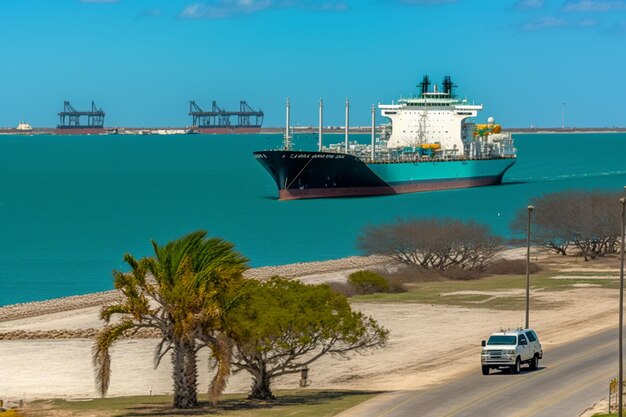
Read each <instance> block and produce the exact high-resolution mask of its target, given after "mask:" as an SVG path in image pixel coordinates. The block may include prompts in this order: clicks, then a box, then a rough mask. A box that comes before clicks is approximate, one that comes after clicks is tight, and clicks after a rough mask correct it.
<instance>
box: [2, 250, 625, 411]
mask: <svg viewBox="0 0 626 417" xmlns="http://www.w3.org/2000/svg"><path fill="white" fill-rule="evenodd" d="M523 253H524V252H523V251H520V250H512V251H507V252H506V253H504V254H503V255H501V256H503V257H508V258H517V257H520V256H523V255H522V254H523ZM533 256H534V257H535V259H539V260H540V261H541V262H557V263H559V262H560V264H558V265H559V268H560V269H559V271H562V275H563V276H567V274H570V275H571V274H575V273H580V272H584V273H588V274H590V273H591V272H592V271H596V272H597V273H598V274H601V273H605V274H612V273H613V272H615V269H614V266H613V265H608V264H606V263H582V262H578V261H576V262H574V259H575V258H569V257H568V258H567V259H560V258H558V257H551V258H548V257H546V256H545V255H544V254H541V253H534V255H533ZM389 266H390V265H389V262H388V260H387V259H385V258H381V257H363V258H361V257H353V258H347V259H344V260H337V261H329V262H315V263H310V264H295V265H287V266H283V267H271V268H258V269H255V270H250V271H249V272H248V273H247V275H248V276H249V277H253V278H259V279H263V278H267V277H269V276H272V275H283V276H289V277H293V278H298V279H301V280H302V281H304V282H310V283H319V282H324V281H341V280H345V279H346V277H347V276H348V275H349V274H350V273H351V272H353V271H355V270H358V269H361V268H366V267H367V268H387V267H389ZM522 291H523V290H522V289H519V290H507V291H506V292H503V293H495V292H494V293H493V294H487V295H490V296H492V297H498V296H503V295H511V294H515V295H517V294H518V293H519V295H521V294H522ZM445 295H446V294H442V296H445ZM117 297H118V295H117V293H115V292H114V291H110V292H105V293H98V294H90V295H85V296H77V297H68V298H64V299H58V300H50V301H46V302H42V303H27V304H22V305H16V306H7V307H3V308H0V369H2V375H3V377H2V378H1V379H0V398H4V399H12V400H19V399H23V400H31V399H36V398H51V397H62V398H88V397H96V396H97V393H96V391H95V385H94V378H93V368H92V365H91V347H92V344H93V341H92V340H91V339H89V337H90V335H92V334H93V332H94V331H95V329H98V328H100V327H101V325H102V323H101V322H100V321H99V320H98V311H99V308H100V306H101V305H102V304H103V303H107V302H110V301H112V300H114V299H116V298H117ZM533 298H534V300H537V301H545V302H547V303H544V304H545V305H556V306H557V307H554V308H551V309H543V310H533V311H532V315H531V322H532V323H534V324H533V328H535V329H536V330H537V332H538V333H539V334H540V335H541V336H540V337H541V341H542V344H543V345H544V348H546V349H549V348H550V347H553V346H557V345H561V344H564V343H567V342H569V341H571V340H573V339H575V338H580V337H585V336H588V335H591V334H593V333H594V332H598V331H601V330H604V329H607V328H611V327H615V326H616V320H615V319H614V318H616V317H617V307H618V303H617V293H616V291H614V290H609V289H605V288H599V287H595V286H593V285H581V286H577V287H574V288H572V289H568V290H564V291H545V292H544V291H540V290H539V291H534V293H533ZM353 306H354V308H356V309H358V310H360V311H362V312H364V313H365V314H368V315H371V316H373V317H374V318H376V319H377V320H378V321H379V322H380V323H381V324H382V325H383V326H385V327H386V328H388V329H389V330H390V340H389V345H388V347H387V348H384V349H379V350H374V351H371V352H370V353H368V354H365V355H353V356H350V357H349V358H348V360H340V359H337V358H332V357H326V358H323V359H322V360H320V361H318V362H316V363H314V364H313V365H312V366H311V369H310V372H309V375H310V378H311V381H312V385H311V388H337V389H370V390H405V389H416V388H420V387H424V386H427V385H430V384H438V383H442V382H445V381H446V380H450V379H451V378H454V377H455V376H458V375H462V374H463V373H465V372H478V365H477V363H478V362H477V361H478V357H479V355H478V354H479V351H480V340H481V339H484V338H485V337H487V336H488V335H489V334H490V333H491V332H492V331H494V330H498V329H499V328H514V327H518V326H520V325H521V324H522V322H523V319H524V317H523V316H524V313H523V311H511V310H490V309H486V308H462V307H455V306H445V305H428V304H417V303H373V302H368V303H353ZM572 330H575V331H572ZM155 346H156V341H155V340H154V339H150V338H144V339H132V340H122V341H120V342H119V343H118V344H117V345H116V346H115V348H114V349H113V354H112V357H113V360H112V361H113V363H112V365H113V370H112V380H111V385H110V391H109V395H111V396H118V395H139V394H149V393H153V394H165V393H170V392H171V379H170V367H169V363H167V361H164V363H162V364H161V366H160V367H159V368H158V369H156V370H155V369H153V366H152V356H153V350H154V348H155ZM199 369H200V370H201V372H200V378H199V380H200V389H201V391H205V390H206V388H207V386H208V381H209V375H208V372H203V371H202V370H205V369H207V363H206V357H202V359H201V362H200V366H199ZM249 385H250V377H249V376H248V375H247V374H246V373H239V374H236V375H233V376H232V377H231V379H230V383H229V385H228V389H227V391H228V392H245V391H246V390H247V389H248V387H249ZM297 387H298V376H291V377H286V378H282V379H280V380H278V381H277V383H276V384H275V388H297Z"/></svg>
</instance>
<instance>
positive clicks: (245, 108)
mask: <svg viewBox="0 0 626 417" xmlns="http://www.w3.org/2000/svg"><path fill="white" fill-rule="evenodd" d="M189 115H190V116H191V117H192V127H191V128H190V129H189V130H190V132H189V133H204V134H230V133H259V132H260V131H261V126H262V125H263V110H253V109H252V107H250V106H249V105H248V103H246V102H245V101H243V100H242V101H240V102H239V111H227V110H224V109H222V108H221V107H219V106H218V105H217V102H215V101H213V102H212V103H211V111H204V110H202V108H200V106H199V105H198V104H196V102H195V101H193V100H192V101H190V102H189ZM235 117H236V122H235V123H233V121H232V118H235Z"/></svg>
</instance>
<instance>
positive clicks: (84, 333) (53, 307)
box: [0, 256, 389, 340]
mask: <svg viewBox="0 0 626 417" xmlns="http://www.w3.org/2000/svg"><path fill="white" fill-rule="evenodd" d="M388 262H389V259H388V258H386V257H383V256H352V257H349V258H343V259H335V260H330V261H321V262H302V263H295V264H289V265H280V266H266V267H261V268H251V269H249V270H247V271H246V272H245V273H244V276H245V277H246V278H249V279H260V280H264V279H269V278H271V277H273V276H281V277H284V278H300V277H306V276H310V275H319V274H327V273H338V272H341V271H346V274H347V273H348V271H351V270H355V269H361V268H369V267H373V266H378V265H384V264H386V263H388ZM120 300H122V294H121V293H120V292H119V291H117V290H112V291H103V292H98V293H92V294H86V295H76V296H71V297H63V298H56V299H52V300H46V301H36V302H30V303H22V304H13V305H9V306H5V307H0V322H7V321H13V320H19V319H24V318H29V317H36V316H42V315H46V314H53V313H61V312H64V311H71V310H79V309H84V308H88V307H98V306H103V305H105V304H109V303H112V302H116V301H120ZM96 332H97V329H93V328H89V329H73V330H67V329H65V330H12V331H6V332H0V340H21V339H85V338H93V337H94V336H95V334H96ZM156 336H157V335H156V333H154V332H152V331H148V330H144V331H141V332H138V333H132V334H130V333H129V334H127V335H125V337H129V338H151V337H156Z"/></svg>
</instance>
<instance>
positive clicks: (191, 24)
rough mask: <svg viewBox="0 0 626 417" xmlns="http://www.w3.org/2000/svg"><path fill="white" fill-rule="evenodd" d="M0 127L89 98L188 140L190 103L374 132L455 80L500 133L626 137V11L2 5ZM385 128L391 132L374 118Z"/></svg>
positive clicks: (618, 1) (231, 1)
mask: <svg viewBox="0 0 626 417" xmlns="http://www.w3.org/2000/svg"><path fill="white" fill-rule="evenodd" d="M0 54H1V56H2V64H3V65H2V70H0V75H1V77H0V126H14V125H16V124H17V122H18V121H20V120H26V121H28V122H29V123H31V124H32V125H33V126H53V125H55V124H56V123H57V116H56V113H57V112H58V111H60V110H61V107H62V103H63V101H64V100H70V101H71V102H72V104H73V105H74V106H75V107H77V108H86V107H88V106H89V104H90V101H91V100H92V99H93V100H95V101H96V104H98V105H99V106H101V107H103V108H104V110H105V111H106V112H107V119H106V125H107V126H184V125H188V124H190V122H191V120H190V118H189V116H187V112H188V101H189V100H190V99H195V100H196V101H197V102H198V103H199V104H200V105H203V106H204V107H209V106H210V102H211V100H217V101H218V103H219V104H220V105H221V106H222V107H226V108H235V107H238V103H239V100H240V99H245V100H247V101H248V103H249V104H250V105H252V107H255V108H259V107H260V108H262V109H263V110H264V111H265V113H266V121H265V126H280V125H282V124H283V118H284V108H283V106H284V100H285V98H286V97H287V96H289V97H290V98H291V100H292V102H293V107H292V109H293V119H292V120H293V122H294V123H295V124H300V125H311V124H313V125H315V124H316V123H317V102H318V100H319V98H324V101H325V119H326V122H327V124H335V125H340V124H342V122H343V102H344V100H345V98H346V97H350V100H351V121H352V122H353V124H368V121H369V107H370V105H371V104H372V103H378V102H383V103H384V102H391V100H395V99H397V98H398V97H400V96H403V95H404V96H406V95H409V94H411V93H413V92H415V91H416V87H415V85H416V84H417V83H418V82H419V80H420V79H421V77H422V75H423V74H429V75H430V76H431V78H433V79H434V80H435V81H437V82H440V80H441V79H442V78H443V76H444V75H451V76H452V78H453V80H454V81H455V82H456V84H457V85H458V86H459V87H458V89H457V90H458V93H459V94H460V95H461V96H467V97H468V99H470V100H473V101H475V102H477V103H484V104H485V111H484V112H483V113H482V116H483V118H484V119H486V118H487V116H490V115H492V116H494V117H495V118H496V120H497V121H498V122H501V123H502V124H504V125H506V126H515V127H524V126H530V125H535V126H560V124H561V112H562V109H563V104H562V103H566V105H565V114H566V125H568V126H626V107H625V106H624V104H623V102H624V98H625V97H626V0H520V1H516V0H493V1H479V0H360V1H357V0H338V1H333V0H320V1H315V0H212V1H206V0H196V1H195V2H194V0H117V1H116V0H83V1H80V0H55V1H50V0H1V1H0ZM379 121H382V120H380V119H379Z"/></svg>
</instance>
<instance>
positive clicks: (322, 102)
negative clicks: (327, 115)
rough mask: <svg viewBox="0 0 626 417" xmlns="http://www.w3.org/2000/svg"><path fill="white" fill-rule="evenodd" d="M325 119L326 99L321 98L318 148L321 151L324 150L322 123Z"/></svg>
mask: <svg viewBox="0 0 626 417" xmlns="http://www.w3.org/2000/svg"><path fill="white" fill-rule="evenodd" d="M323 120H324V100H322V99H321V98H320V120H319V126H318V129H317V141H318V144H317V150H318V151H319V152H322V125H323Z"/></svg>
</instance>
